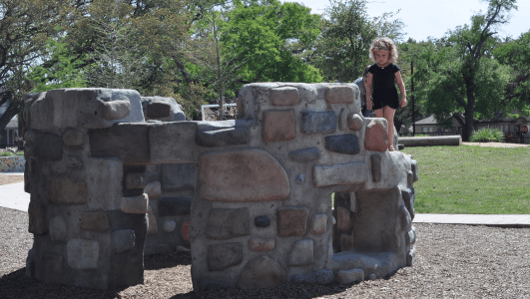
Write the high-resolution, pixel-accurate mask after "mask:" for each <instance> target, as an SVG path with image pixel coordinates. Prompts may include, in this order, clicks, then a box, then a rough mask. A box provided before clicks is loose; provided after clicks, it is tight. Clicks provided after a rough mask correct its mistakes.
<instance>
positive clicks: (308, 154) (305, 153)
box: [289, 147, 320, 162]
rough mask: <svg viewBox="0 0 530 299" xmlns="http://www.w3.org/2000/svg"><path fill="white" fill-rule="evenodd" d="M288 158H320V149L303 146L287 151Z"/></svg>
mask: <svg viewBox="0 0 530 299" xmlns="http://www.w3.org/2000/svg"><path fill="white" fill-rule="evenodd" d="M289 158H291V159H292V160H294V161H297V162H309V161H314V160H318V159H319V158H320V151H319V150H318V149H317V148H316V147H310V148H305V149H301V150H297V151H292V152H289Z"/></svg>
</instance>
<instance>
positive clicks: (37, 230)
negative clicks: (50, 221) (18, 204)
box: [28, 202, 48, 235]
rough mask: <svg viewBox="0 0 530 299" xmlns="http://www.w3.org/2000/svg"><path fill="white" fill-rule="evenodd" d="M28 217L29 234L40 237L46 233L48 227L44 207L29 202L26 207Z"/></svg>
mask: <svg viewBox="0 0 530 299" xmlns="http://www.w3.org/2000/svg"><path fill="white" fill-rule="evenodd" d="M28 216H29V228H28V231H29V232H30V233H33V234H38V235H42V234H45V233H46V232H47V231H48V226H47V223H46V207H45V206H44V205H40V204H36V203H33V202H30V203H29V207H28Z"/></svg>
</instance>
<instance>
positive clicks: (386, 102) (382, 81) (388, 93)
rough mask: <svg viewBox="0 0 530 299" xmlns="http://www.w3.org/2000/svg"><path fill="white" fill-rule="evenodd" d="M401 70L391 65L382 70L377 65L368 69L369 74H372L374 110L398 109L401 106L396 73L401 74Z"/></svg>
mask: <svg viewBox="0 0 530 299" xmlns="http://www.w3.org/2000/svg"><path fill="white" fill-rule="evenodd" d="M399 70H400V68H399V67H398V66H397V65H395V64H393V63H390V64H389V65H387V66H385V67H384V68H381V67H379V66H377V64H373V65H372V66H370V68H369V69H368V72H370V73H372V75H373V76H372V98H373V103H374V106H373V108H372V109H373V110H377V109H380V108H383V107H384V106H389V107H390V108H393V109H397V108H398V106H399V99H398V94H397V89H396V85H395V80H396V76H395V73H397V72H399Z"/></svg>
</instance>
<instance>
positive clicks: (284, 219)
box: [277, 206, 309, 237]
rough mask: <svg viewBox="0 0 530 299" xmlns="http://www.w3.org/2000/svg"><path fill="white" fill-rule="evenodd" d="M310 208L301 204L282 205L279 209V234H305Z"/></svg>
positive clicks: (288, 235)
mask: <svg viewBox="0 0 530 299" xmlns="http://www.w3.org/2000/svg"><path fill="white" fill-rule="evenodd" d="M308 217H309V208H307V207H300V206H291V207H282V208H279V209H278V218H277V219H278V220H277V221H278V236H280V237H296V236H300V237H301V236H303V235H305V233H306V230H307V218H308Z"/></svg>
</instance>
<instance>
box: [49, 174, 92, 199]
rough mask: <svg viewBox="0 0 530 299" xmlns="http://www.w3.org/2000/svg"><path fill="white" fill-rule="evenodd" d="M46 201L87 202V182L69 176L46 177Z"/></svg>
mask: <svg viewBox="0 0 530 299" xmlns="http://www.w3.org/2000/svg"><path fill="white" fill-rule="evenodd" d="M46 190H47V195H48V201H50V202H52V203H54V204H56V205H84V204H86V203H87V184H86V182H84V181H78V180H75V179H73V178H71V177H69V176H60V177H52V178H48V180H47V182H46Z"/></svg>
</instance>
